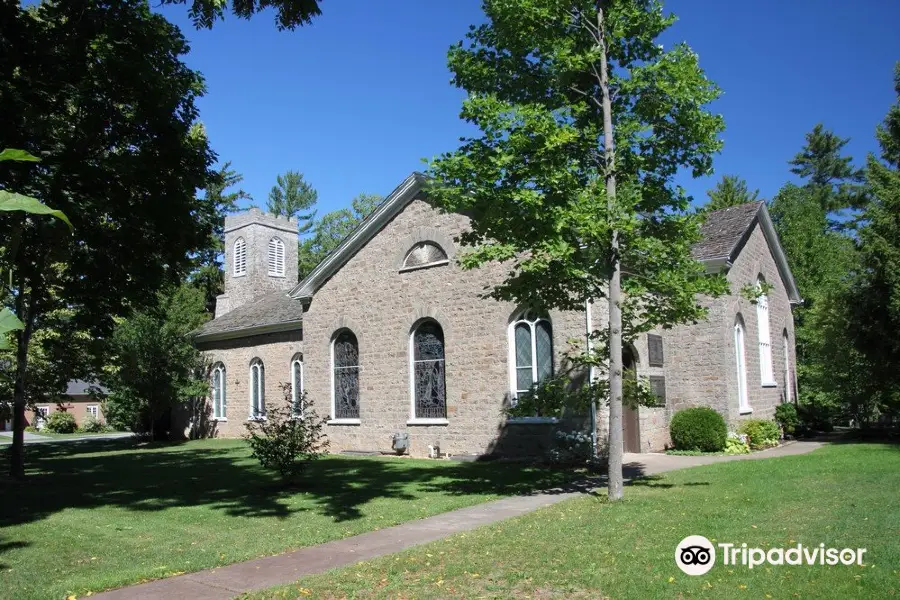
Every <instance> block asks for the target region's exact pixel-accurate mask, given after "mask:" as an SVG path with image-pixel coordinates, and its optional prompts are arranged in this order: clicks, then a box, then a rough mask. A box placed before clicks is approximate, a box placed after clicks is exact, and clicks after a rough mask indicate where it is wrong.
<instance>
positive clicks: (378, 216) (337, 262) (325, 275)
mask: <svg viewBox="0 0 900 600" xmlns="http://www.w3.org/2000/svg"><path fill="white" fill-rule="evenodd" d="M424 186H425V176H424V175H423V174H422V173H419V172H413V173H412V174H410V175H409V176H408V177H407V178H406V179H404V180H403V182H402V183H401V184H400V185H398V186H397V188H396V189H394V191H393V192H391V193H390V194H389V195H388V197H387V198H385V199H384V201H383V202H382V203H381V204H379V205H378V208H376V209H375V210H374V211H372V214H370V215H369V216H368V217H366V218H365V219H363V221H362V223H360V224H359V225H358V226H357V227H356V229H354V230H353V231H351V232H350V234H349V235H348V236H347V237H345V238H344V240H343V241H342V242H341V243H340V244H338V247H337V248H335V249H334V250H332V251H331V253H330V254H329V255H328V256H326V257H325V258H324V260H322V262H320V263H319V264H318V265H316V267H315V268H314V269H313V270H312V271H310V272H309V274H308V275H307V276H306V277H304V278H303V281H301V282H300V283H298V284H297V285H296V286H295V287H294V289H292V290H291V291H290V296H291V298H298V299H300V300H309V299H310V298H312V295H313V294H314V293H315V292H316V291H317V290H318V289H319V288H320V287H321V286H322V284H324V283H325V282H326V281H328V279H330V278H331V276H332V275H334V274H335V273H337V271H338V269H340V268H341V267H343V266H344V265H345V264H346V263H347V261H348V260H350V258H352V257H353V255H354V254H356V253H357V252H359V250H360V249H361V248H362V247H363V246H365V245H366V244H367V243H369V240H371V239H372V238H373V237H375V234H376V233H378V232H379V231H381V230H382V228H384V226H385V225H387V224H388V223H389V222H390V221H391V219H393V218H394V217H396V216H397V215H398V214H399V213H400V212H401V211H402V210H403V209H404V208H406V206H407V205H408V204H409V203H410V202H412V201H413V199H414V198H415V197H416V194H418V193H419V192H420V191H421V190H422V188H423V187H424Z"/></svg>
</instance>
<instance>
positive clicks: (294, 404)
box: [291, 354, 303, 415]
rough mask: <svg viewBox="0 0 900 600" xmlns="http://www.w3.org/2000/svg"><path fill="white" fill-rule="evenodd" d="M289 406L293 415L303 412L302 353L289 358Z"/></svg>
mask: <svg viewBox="0 0 900 600" xmlns="http://www.w3.org/2000/svg"><path fill="white" fill-rule="evenodd" d="M291 408H292V409H293V411H294V414H295V415H301V414H303V355H302V354H295V355H294V358H293V359H291Z"/></svg>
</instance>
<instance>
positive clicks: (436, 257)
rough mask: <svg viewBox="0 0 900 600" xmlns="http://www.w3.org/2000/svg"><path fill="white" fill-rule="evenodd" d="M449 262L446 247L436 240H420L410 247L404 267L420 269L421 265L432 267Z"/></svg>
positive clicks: (404, 260)
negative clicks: (436, 242) (438, 243)
mask: <svg viewBox="0 0 900 600" xmlns="http://www.w3.org/2000/svg"><path fill="white" fill-rule="evenodd" d="M447 262H449V260H448V259H447V253H446V252H444V249H443V248H441V247H440V246H438V245H437V244H435V243H434V242H420V243H418V244H416V245H415V246H413V247H412V248H410V250H409V252H407V253H406V258H404V259H403V268H404V269H418V268H421V267H432V266H436V265H443V264H446V263H447Z"/></svg>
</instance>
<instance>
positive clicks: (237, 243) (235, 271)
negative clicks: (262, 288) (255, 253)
mask: <svg viewBox="0 0 900 600" xmlns="http://www.w3.org/2000/svg"><path fill="white" fill-rule="evenodd" d="M231 262H232V263H233V264H232V267H231V271H232V275H233V276H234V277H243V276H244V275H246V274H247V241H246V240H245V239H244V238H243V237H239V238H238V239H236V240H234V245H233V247H232V249H231Z"/></svg>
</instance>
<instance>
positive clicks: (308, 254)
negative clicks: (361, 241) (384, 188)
mask: <svg viewBox="0 0 900 600" xmlns="http://www.w3.org/2000/svg"><path fill="white" fill-rule="evenodd" d="M382 200H383V198H382V197H381V196H379V195H378V194H360V195H358V196H357V197H356V198H354V199H353V200H352V201H351V204H350V208H341V209H338V210H334V211H331V212H329V213H326V214H325V215H324V216H323V217H322V218H321V219H319V220H317V221H316V222H315V224H314V225H313V230H312V231H313V234H312V236H310V237H308V238H306V239H304V240H302V241H301V242H300V248H299V252H298V255H297V261H298V266H299V269H298V271H299V274H300V278H301V279H302V278H304V277H306V276H307V275H308V274H309V272H310V271H312V270H313V269H314V268H315V266H316V265H317V264H319V263H320V262H322V259H324V258H325V257H326V256H328V253H329V252H331V251H332V250H334V249H335V248H337V246H338V244H340V243H341V241H342V240H343V239H344V238H345V237H347V236H348V235H350V232H351V231H353V230H354V229H356V227H357V226H358V225H359V224H360V223H361V222H362V220H363V219H365V218H366V217H368V216H369V215H370V214H372V211H374V210H375V209H376V208H377V207H378V205H379V204H381V201H382Z"/></svg>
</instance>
